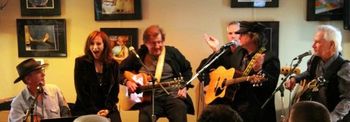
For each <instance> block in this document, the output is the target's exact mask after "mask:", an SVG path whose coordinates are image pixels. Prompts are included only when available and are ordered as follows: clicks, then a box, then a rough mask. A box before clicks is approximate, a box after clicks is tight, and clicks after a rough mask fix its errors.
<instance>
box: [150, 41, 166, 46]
mask: <svg viewBox="0 0 350 122" xmlns="http://www.w3.org/2000/svg"><path fill="white" fill-rule="evenodd" d="M147 43H148V44H150V45H152V46H156V45H163V43H164V41H148V42H147Z"/></svg>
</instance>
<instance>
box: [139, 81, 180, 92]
mask: <svg viewBox="0 0 350 122" xmlns="http://www.w3.org/2000/svg"><path fill="white" fill-rule="evenodd" d="M175 84H179V82H178V81H169V82H161V83H158V84H154V86H153V85H152V84H151V85H144V86H139V87H138V88H137V89H138V91H140V92H145V91H150V90H152V89H153V88H154V89H159V88H161V85H162V86H163V87H169V86H173V85H175Z"/></svg>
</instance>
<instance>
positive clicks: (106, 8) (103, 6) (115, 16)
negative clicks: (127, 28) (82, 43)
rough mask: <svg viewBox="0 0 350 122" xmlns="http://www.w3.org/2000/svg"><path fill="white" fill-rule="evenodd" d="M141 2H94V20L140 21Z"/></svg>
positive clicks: (111, 0) (129, 0)
mask: <svg viewBox="0 0 350 122" xmlns="http://www.w3.org/2000/svg"><path fill="white" fill-rule="evenodd" d="M141 7H142V6H141V0H128V1H117V0H94V10H95V20H96V21H100V20H141V19H142V14H141V10H142V8H141Z"/></svg>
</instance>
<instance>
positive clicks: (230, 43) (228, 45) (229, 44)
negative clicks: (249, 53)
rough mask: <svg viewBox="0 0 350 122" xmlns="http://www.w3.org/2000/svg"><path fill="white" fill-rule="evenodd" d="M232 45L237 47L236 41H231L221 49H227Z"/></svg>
mask: <svg viewBox="0 0 350 122" xmlns="http://www.w3.org/2000/svg"><path fill="white" fill-rule="evenodd" d="M232 45H238V43H237V41H236V40H232V41H230V42H228V43H226V44H224V45H223V46H222V47H221V48H228V47H230V46H232Z"/></svg>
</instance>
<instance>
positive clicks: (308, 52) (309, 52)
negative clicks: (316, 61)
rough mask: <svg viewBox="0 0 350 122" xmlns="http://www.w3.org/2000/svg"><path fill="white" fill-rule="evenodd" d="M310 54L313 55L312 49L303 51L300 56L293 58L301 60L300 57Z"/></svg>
mask: <svg viewBox="0 0 350 122" xmlns="http://www.w3.org/2000/svg"><path fill="white" fill-rule="evenodd" d="M309 55H312V52H311V50H309V51H307V52H305V53H303V54H300V55H298V56H297V57H295V58H294V59H293V60H297V59H299V60H300V59H302V58H304V57H305V56H309Z"/></svg>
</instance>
